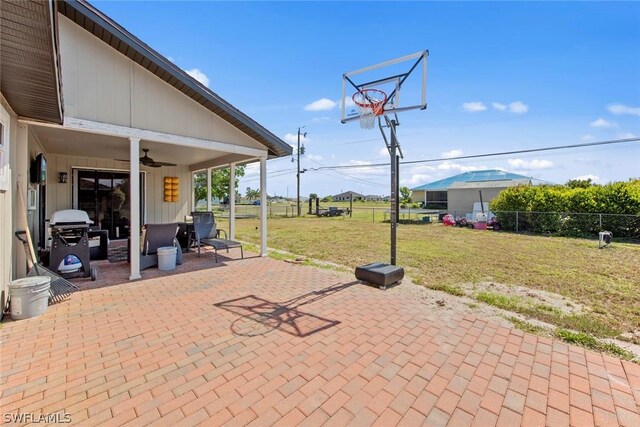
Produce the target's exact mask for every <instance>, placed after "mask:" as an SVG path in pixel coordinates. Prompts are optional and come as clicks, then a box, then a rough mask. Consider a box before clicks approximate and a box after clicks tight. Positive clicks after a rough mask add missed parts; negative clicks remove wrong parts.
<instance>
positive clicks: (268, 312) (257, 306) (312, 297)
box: [214, 282, 358, 338]
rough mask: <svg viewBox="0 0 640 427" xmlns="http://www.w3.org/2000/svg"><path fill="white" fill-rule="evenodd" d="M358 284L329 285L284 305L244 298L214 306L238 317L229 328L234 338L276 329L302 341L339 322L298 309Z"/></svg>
mask: <svg viewBox="0 0 640 427" xmlns="http://www.w3.org/2000/svg"><path fill="white" fill-rule="evenodd" d="M357 283H358V282H349V283H343V284H337V285H333V286H329V287H327V288H324V289H320V290H317V291H312V292H307V293H305V294H303V295H300V296H298V297H294V298H291V299H289V300H287V301H283V302H273V301H269V300H266V299H263V298H260V297H257V296H255V295H247V296H244V297H240V298H234V299H231V300H228V301H223V302H219V303H216V304H214V306H215V307H218V308H222V309H224V310H227V311H230V312H231V313H233V314H236V315H238V316H240V317H239V318H238V319H236V320H234V321H233V323H232V324H231V327H230V328H231V332H233V333H234V334H235V335H239V336H246V337H252V336H257V335H264V334H267V333H269V332H271V331H273V330H275V329H279V330H281V331H282V332H286V333H288V334H290V335H293V336H296V337H300V338H304V337H307V336H310V335H313V334H315V333H317V332H320V331H323V330H325V329H329V328H331V327H333V326H336V325H338V324H340V322H339V321H337V320H330V319H326V318H324V317H320V316H316V315H314V314H311V313H307V312H304V311H301V310H299V309H298V308H299V307H302V306H303V305H308V304H311V303H313V302H316V301H318V300H321V299H323V298H327V297H329V296H331V295H333V294H335V293H336V292H340V291H341V290H343V289H346V288H349V287H351V286H353V285H355V284H357Z"/></svg>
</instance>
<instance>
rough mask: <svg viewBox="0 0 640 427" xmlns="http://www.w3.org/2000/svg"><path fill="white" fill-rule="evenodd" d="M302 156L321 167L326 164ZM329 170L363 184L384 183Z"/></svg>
mask: <svg viewBox="0 0 640 427" xmlns="http://www.w3.org/2000/svg"><path fill="white" fill-rule="evenodd" d="M303 157H304V158H305V159H307V160H310V161H312V162H313V163H316V164H318V165H320V166H322V167H326V165H323V164H322V163H320V162H318V161H317V160H313V159H310V158H309V157H307V156H305V155H303ZM309 171H311V172H317V171H316V170H311V169H309ZM330 172H334V173H337V174H340V175H342V176H346V177H348V178H351V179H352V180H355V181H360V182H364V183H365V184H372V185H375V186H380V185H384V184H380V183H379V182H373V181H369V180H366V179H363V178H358V177H355V176H353V175H349V174H346V173H344V172H340V171H336V170H330Z"/></svg>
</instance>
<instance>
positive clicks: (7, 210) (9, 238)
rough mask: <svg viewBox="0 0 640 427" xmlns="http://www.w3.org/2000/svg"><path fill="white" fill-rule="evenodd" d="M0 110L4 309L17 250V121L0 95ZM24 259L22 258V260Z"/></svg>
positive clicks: (0, 262) (0, 258)
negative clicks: (4, 162)
mask: <svg viewBox="0 0 640 427" xmlns="http://www.w3.org/2000/svg"><path fill="white" fill-rule="evenodd" d="M0 109H1V110H2V114H3V115H8V117H9V122H8V123H3V124H4V125H5V126H7V129H8V130H9V138H8V140H5V141H4V144H5V153H6V154H7V155H8V156H9V165H8V167H9V170H8V171H7V172H8V178H9V183H8V187H7V189H6V190H5V191H0V224H2V226H1V227H0V242H2V244H0V293H1V297H0V299H1V301H0V302H1V304H2V309H4V304H5V301H6V299H7V295H6V292H7V290H8V285H9V282H10V281H11V280H12V279H13V273H14V272H13V258H14V253H15V251H16V250H17V249H20V250H22V248H19V247H18V245H17V243H16V241H15V240H16V239H15V237H14V236H13V231H14V230H15V226H14V219H15V218H14V209H13V206H14V205H13V203H12V202H13V197H14V196H15V193H14V191H13V187H14V185H15V184H14V182H15V161H16V160H15V159H16V149H15V147H16V141H17V120H16V115H15V114H14V113H13V111H11V109H10V108H9V105H8V103H7V102H6V101H5V99H4V97H3V96H2V94H0ZM22 259H24V258H22Z"/></svg>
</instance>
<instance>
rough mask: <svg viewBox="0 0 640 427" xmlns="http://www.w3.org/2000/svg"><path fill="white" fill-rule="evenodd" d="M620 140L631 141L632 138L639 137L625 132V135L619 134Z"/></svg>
mask: <svg viewBox="0 0 640 427" xmlns="http://www.w3.org/2000/svg"><path fill="white" fill-rule="evenodd" d="M618 138H620V139H631V138H637V136H636V135H635V134H633V133H631V132H623V133H619V134H618Z"/></svg>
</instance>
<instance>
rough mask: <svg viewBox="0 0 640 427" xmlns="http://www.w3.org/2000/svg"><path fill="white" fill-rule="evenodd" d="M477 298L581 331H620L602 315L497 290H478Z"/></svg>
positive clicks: (614, 333) (611, 334)
mask: <svg viewBox="0 0 640 427" xmlns="http://www.w3.org/2000/svg"><path fill="white" fill-rule="evenodd" d="M475 299H476V300H478V301H480V302H484V303H485V304H489V305H492V306H494V307H498V308H501V309H503V310H507V311H512V312H514V313H519V314H523V315H525V316H527V317H532V318H534V319H538V320H541V321H543V322H546V323H551V324H553V325H556V326H559V327H561V328H570V329H575V330H578V331H580V332H585V333H589V334H594V335H597V336H603V337H615V336H617V335H619V334H620V331H619V330H617V329H615V328H612V327H611V326H609V325H608V324H607V323H606V322H604V321H602V320H601V316H599V315H597V314H595V313H591V314H566V313H563V312H562V311H561V310H560V309H558V308H556V307H552V306H550V305H546V304H538V303H534V302H531V301H529V300H527V299H525V298H521V297H512V296H507V295H502V294H497V293H495V292H488V291H483V292H478V293H477V294H476V295H475Z"/></svg>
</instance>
